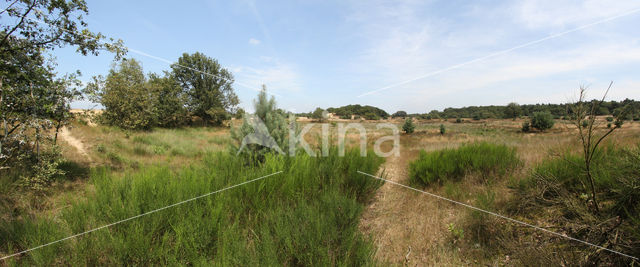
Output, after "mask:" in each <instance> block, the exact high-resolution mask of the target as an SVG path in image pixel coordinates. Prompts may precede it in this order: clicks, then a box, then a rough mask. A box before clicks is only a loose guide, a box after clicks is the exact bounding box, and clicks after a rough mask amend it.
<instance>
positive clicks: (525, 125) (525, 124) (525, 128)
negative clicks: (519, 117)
mask: <svg viewBox="0 0 640 267" xmlns="http://www.w3.org/2000/svg"><path fill="white" fill-rule="evenodd" d="M522 131H523V132H525V133H528V132H529V131H531V125H530V124H529V122H528V121H525V122H523V123H522Z"/></svg>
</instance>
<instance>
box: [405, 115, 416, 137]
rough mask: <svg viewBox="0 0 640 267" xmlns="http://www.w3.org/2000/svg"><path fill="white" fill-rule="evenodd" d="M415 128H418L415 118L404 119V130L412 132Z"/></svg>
mask: <svg viewBox="0 0 640 267" xmlns="http://www.w3.org/2000/svg"><path fill="white" fill-rule="evenodd" d="M415 129H416V126H415V125H413V119H411V118H407V119H406V120H405V121H404V124H403V125H402V130H403V131H404V132H405V133H408V134H410V133H413V131H414V130H415Z"/></svg>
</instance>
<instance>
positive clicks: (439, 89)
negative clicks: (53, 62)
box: [54, 0, 640, 113]
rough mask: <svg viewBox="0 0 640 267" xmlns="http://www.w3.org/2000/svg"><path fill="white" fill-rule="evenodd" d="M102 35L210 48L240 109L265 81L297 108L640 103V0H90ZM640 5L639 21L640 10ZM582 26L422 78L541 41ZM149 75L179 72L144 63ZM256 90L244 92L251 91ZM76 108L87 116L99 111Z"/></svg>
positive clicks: (178, 49)
mask: <svg viewBox="0 0 640 267" xmlns="http://www.w3.org/2000/svg"><path fill="white" fill-rule="evenodd" d="M87 2H88V3H87V4H88V6H89V12H90V14H89V16H88V17H87V19H86V21H87V22H88V23H89V27H90V29H92V30H93V31H99V32H102V33H103V34H105V35H107V36H110V37H116V38H120V39H122V40H123V41H124V42H125V45H126V46H128V47H130V48H132V49H135V50H138V51H142V52H144V53H147V54H150V55H153V56H156V57H161V58H165V59H168V60H170V61H175V60H176V59H177V58H178V57H179V56H180V55H181V54H182V53H183V52H189V53H192V52H196V51H200V52H203V53H205V54H207V55H208V56H211V57H213V58H216V59H218V61H219V62H220V63H221V64H222V65H223V66H224V67H226V68H228V69H229V70H231V71H232V73H233V74H234V76H235V78H236V81H237V82H238V83H237V84H235V86H234V88H235V90H236V92H237V94H238V95H239V97H240V100H241V104H240V106H241V107H243V108H245V109H248V110H252V108H251V106H252V100H253V98H254V97H255V96H256V94H257V92H256V91H255V90H257V89H258V88H260V86H261V84H266V85H267V88H268V89H269V91H270V92H272V93H274V94H276V95H277V97H276V100H277V101H278V103H279V106H280V107H282V108H284V109H287V110H291V111H294V112H306V111H311V110H312V109H314V108H315V107H318V106H319V107H323V108H326V107H336V106H341V105H346V104H365V105H374V106H378V107H381V108H383V109H385V110H387V111H389V112H395V111H397V110H406V111H408V112H410V113H413V112H420V113H424V112H428V111H430V110H433V109H438V110H441V109H443V108H445V107H462V106H470V105H491V104H495V105H504V104H507V103H509V102H518V103H521V104H525V103H539V102H544V103H559V102H566V101H570V100H572V99H574V98H575V94H576V92H577V88H578V87H579V86H580V85H587V86H589V88H591V90H590V95H591V96H593V97H597V96H599V95H600V94H601V93H602V92H603V89H604V88H605V87H606V85H607V84H608V83H609V82H610V81H611V80H613V81H614V86H613V88H612V92H611V93H610V97H609V98H610V99H615V100H621V99H624V98H627V97H628V98H634V99H640V27H638V25H640V9H639V8H640V2H639V1H591V0H586V1H564V0H554V1H539V0H525V1H504V2H502V1H412V0H408V1H379V0H368V1H349V0H342V1H319V0H308V1H217V0H216V1H181V2H179V3H177V2H169V1H166V2H164V1H120V0H112V1H87ZM635 9H638V12H635ZM630 11H633V12H634V13H631V14H628V15H626V16H623V17H619V18H616V19H613V20H609V21H606V22H602V23H598V24H596V25H592V26H588V27H585V28H583V29H581V30H578V31H574V32H570V33H567V34H564V35H561V36H559V37H557V38H551V39H548V40H545V41H541V42H539V43H535V44H532V45H528V46H525V47H522V48H519V49H516V50H513V51H509V52H506V53H503V54H500V55H497V56H493V57H489V58H485V59H483V60H479V61H476V62H472V63H470V64H465V65H464V66H461V67H458V68H453V69H450V70H447V71H443V72H441V73H438V74H436V75H433V76H430V77H427V78H424V79H418V80H415V81H413V82H409V83H405V84H402V85H399V86H395V87H392V88H388V89H386V90H382V91H380V92H376V93H372V94H368V95H365V96H362V94H364V93H367V92H370V91H373V90H378V89H380V88H384V87H386V86H388V85H392V84H397V83H399V82H403V81H407V80H411V79H413V78H415V77H420V76H422V75H424V74H427V73H431V72H434V71H438V70H441V69H443V68H447V67H450V66H453V65H456V64H460V63H464V62H468V61H470V60H474V59H477V58H482V57H485V56H487V55H490V54H492V53H495V52H497V51H504V50H505V49H510V48H513V47H516V46H519V45H522V44H525V43H527V42H531V41H535V40H539V39H541V38H545V37H547V36H550V35H553V34H558V33H562V32H564V31H567V30H571V29H575V28H577V27H582V26H584V25H589V24H591V23H594V22H598V21H602V20H606V19H608V18H611V17H614V16H618V15H620V14H623V13H625V12H630ZM54 56H56V58H57V61H58V64H59V67H58V70H59V71H60V72H61V73H65V72H73V71H75V70H81V71H82V73H83V77H82V79H83V80H85V81H86V80H89V78H90V77H91V76H93V75H97V74H106V73H107V71H108V69H109V67H110V64H111V61H112V55H110V54H106V53H105V54H103V55H101V56H97V57H95V56H87V57H83V56H80V55H77V54H75V53H74V49H73V48H63V49H58V50H56V51H55V52H54ZM128 57H133V58H136V59H138V60H140V61H141V62H142V63H143V67H144V69H145V71H146V72H162V71H163V70H168V69H169V64H167V63H166V62H163V61H160V60H156V59H153V58H150V57H145V56H142V55H139V54H136V53H129V54H128ZM240 84H242V85H240ZM88 106H89V105H88V104H87V103H75V104H74V107H88Z"/></svg>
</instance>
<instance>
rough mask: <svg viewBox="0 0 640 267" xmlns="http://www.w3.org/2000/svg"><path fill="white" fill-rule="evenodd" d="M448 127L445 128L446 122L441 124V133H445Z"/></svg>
mask: <svg viewBox="0 0 640 267" xmlns="http://www.w3.org/2000/svg"><path fill="white" fill-rule="evenodd" d="M446 131H447V129H445V128H444V124H440V134H442V135H444V133H445V132H446Z"/></svg>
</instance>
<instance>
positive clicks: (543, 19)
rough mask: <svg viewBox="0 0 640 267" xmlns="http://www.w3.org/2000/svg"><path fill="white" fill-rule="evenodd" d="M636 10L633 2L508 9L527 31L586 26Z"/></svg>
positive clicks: (535, 0) (551, 1)
mask: <svg viewBox="0 0 640 267" xmlns="http://www.w3.org/2000/svg"><path fill="white" fill-rule="evenodd" d="M637 8H640V3H638V1H633V0H617V1H609V0H586V1H585V0H525V1H517V2H515V3H514V4H513V6H511V8H509V10H511V11H512V12H510V13H511V14H512V16H513V18H514V20H515V21H517V22H520V23H522V24H524V25H525V26H526V27H528V28H532V29H538V28H548V27H552V28H563V27H568V26H571V27H573V26H575V25H580V24H586V23H589V22H593V21H596V20H599V19H604V18H608V17H612V16H615V15H619V14H621V13H624V12H628V11H631V10H632V9H637Z"/></svg>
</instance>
